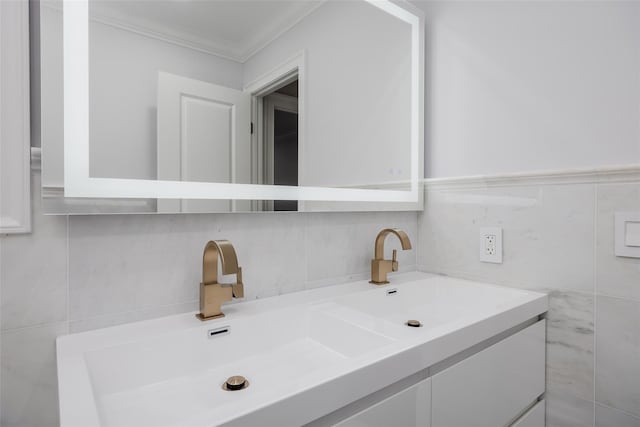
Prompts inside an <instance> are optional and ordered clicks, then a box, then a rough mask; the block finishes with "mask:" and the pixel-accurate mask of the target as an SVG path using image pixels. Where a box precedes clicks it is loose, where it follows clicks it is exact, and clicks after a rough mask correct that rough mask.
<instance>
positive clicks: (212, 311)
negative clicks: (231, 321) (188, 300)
mask: <svg viewBox="0 0 640 427" xmlns="http://www.w3.org/2000/svg"><path fill="white" fill-rule="evenodd" d="M218 256H219V257H220V260H221V261H222V274H236V283H235V284H233V285H231V286H228V285H224V286H223V285H222V284H221V283H218ZM242 297H244V284H243V283H242V267H239V266H238V257H237V256H236V250H235V249H234V248H233V245H232V244H231V242H230V241H228V240H211V241H209V242H208V243H207V245H206V246H205V247H204V253H203V254H202V283H200V313H198V314H196V317H197V318H198V319H200V320H209V319H216V318H220V317H224V313H222V309H221V308H220V306H221V305H222V303H224V302H226V301H231V298H242Z"/></svg>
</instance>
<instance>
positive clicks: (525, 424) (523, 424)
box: [511, 400, 546, 427]
mask: <svg viewBox="0 0 640 427" xmlns="http://www.w3.org/2000/svg"><path fill="white" fill-rule="evenodd" d="M545 406H546V405H545V401H544V400H541V401H540V402H538V403H536V404H535V406H534V407H533V408H531V409H529V410H528V411H527V412H526V413H525V414H524V415H523V416H522V418H519V419H518V421H516V422H515V423H513V426H511V427H544V419H545V418H544V413H545Z"/></svg>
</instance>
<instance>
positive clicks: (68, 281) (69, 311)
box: [65, 215, 71, 335]
mask: <svg viewBox="0 0 640 427" xmlns="http://www.w3.org/2000/svg"><path fill="white" fill-rule="evenodd" d="M70 226H71V221H70V220H69V215H67V239H66V245H65V246H66V249H65V250H66V252H67V254H66V255H67V256H66V276H67V277H66V280H65V282H66V291H67V316H66V319H65V321H66V323H67V328H66V329H67V330H66V332H67V335H68V334H69V333H70V326H69V319H70V318H71V277H70V273H69V271H70V268H69V260H70V259H71V254H70V253H69V247H70V245H69V238H70V235H71V233H70V231H69V227H70Z"/></svg>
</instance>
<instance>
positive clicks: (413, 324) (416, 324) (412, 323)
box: [406, 319, 422, 328]
mask: <svg viewBox="0 0 640 427" xmlns="http://www.w3.org/2000/svg"><path fill="white" fill-rule="evenodd" d="M406 325H407V326H411V327H412V328H419V327H420V326H422V323H420V321H419V320H413V319H412V320H407V323H406Z"/></svg>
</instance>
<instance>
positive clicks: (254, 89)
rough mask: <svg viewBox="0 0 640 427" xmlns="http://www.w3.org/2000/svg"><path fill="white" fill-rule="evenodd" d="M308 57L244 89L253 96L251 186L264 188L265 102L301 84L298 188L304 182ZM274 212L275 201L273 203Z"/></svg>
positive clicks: (254, 206)
mask: <svg viewBox="0 0 640 427" xmlns="http://www.w3.org/2000/svg"><path fill="white" fill-rule="evenodd" d="M305 57H306V53H305V51H304V50H302V51H300V52H298V53H297V54H296V55H294V56H293V57H291V58H290V59H288V60H287V61H284V62H283V63H281V64H280V65H278V66H277V67H275V68H274V69H272V70H271V71H270V72H268V73H265V74H264V75H262V76H260V77H259V78H257V79H256V80H254V81H252V82H251V83H249V84H247V85H246V86H245V88H244V90H245V92H247V93H250V94H251V124H252V133H251V182H253V183H257V184H264V170H263V169H264V162H263V161H262V159H264V153H263V150H264V146H265V142H264V141H263V136H264V133H265V132H261V131H259V129H264V126H265V124H264V108H265V106H264V98H265V96H266V95H268V94H271V93H273V92H274V91H276V90H278V89H279V88H281V87H283V86H286V85H288V84H289V83H291V82H293V81H295V80H298V185H303V182H304V169H303V168H302V164H303V163H304V152H305V146H304V142H305V138H306V126H305V123H306V121H305V105H306V104H305V100H306V98H305V96H306V90H305V84H306V76H305V64H306V60H305ZM265 202H269V200H252V201H251V210H252V211H265V210H266V209H265ZM271 207H272V208H273V201H271ZM303 210H304V202H303V201H298V211H299V212H300V211H303Z"/></svg>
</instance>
